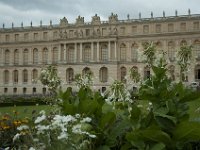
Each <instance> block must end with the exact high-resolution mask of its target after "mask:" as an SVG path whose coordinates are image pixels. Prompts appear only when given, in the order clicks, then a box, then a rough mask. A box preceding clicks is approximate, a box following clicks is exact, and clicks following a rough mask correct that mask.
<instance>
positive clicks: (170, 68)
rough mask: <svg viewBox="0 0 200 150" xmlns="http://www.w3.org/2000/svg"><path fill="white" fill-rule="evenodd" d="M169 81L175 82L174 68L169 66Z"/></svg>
mask: <svg viewBox="0 0 200 150" xmlns="http://www.w3.org/2000/svg"><path fill="white" fill-rule="evenodd" d="M168 71H169V75H170V79H171V80H172V81H175V67H174V66H173V65H171V66H169V68H168Z"/></svg>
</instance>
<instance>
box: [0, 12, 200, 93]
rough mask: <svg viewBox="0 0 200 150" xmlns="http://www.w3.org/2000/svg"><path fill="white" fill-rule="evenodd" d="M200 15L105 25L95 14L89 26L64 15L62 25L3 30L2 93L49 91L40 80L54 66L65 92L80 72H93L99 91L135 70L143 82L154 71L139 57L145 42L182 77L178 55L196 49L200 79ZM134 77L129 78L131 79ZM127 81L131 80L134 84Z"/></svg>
mask: <svg viewBox="0 0 200 150" xmlns="http://www.w3.org/2000/svg"><path fill="white" fill-rule="evenodd" d="M199 23H200V15H191V14H190V12H189V11H188V15H183V16H178V15H177V13H176V14H175V16H169V17H166V16H165V13H164V12H163V17H153V13H151V18H141V14H139V19H130V18H129V15H128V16H127V20H119V19H118V16H117V15H116V14H113V13H112V14H111V16H109V18H108V21H101V18H100V17H99V16H98V15H97V14H96V15H95V16H93V17H92V21H91V22H89V23H86V22H84V17H81V16H78V18H77V19H76V23H74V24H71V23H69V22H68V20H67V19H66V18H65V17H64V18H63V19H61V20H60V24H58V25H54V24H52V21H50V24H49V25H42V22H40V26H32V23H31V25H30V26H29V27H24V26H23V23H22V25H21V27H14V24H12V28H5V26H4V25H3V28H1V29H0V94H1V95H4V94H37V93H38V94H42V93H43V94H44V93H46V92H47V89H46V88H45V87H43V86H42V85H41V83H40V82H39V81H37V78H38V76H39V74H40V71H41V69H42V68H44V67H46V66H47V65H55V66H56V67H57V71H58V75H59V76H60V77H61V79H62V81H63V82H62V85H63V88H64V89H65V88H66V87H68V86H70V87H72V88H74V89H75V85H74V82H73V79H74V76H75V74H78V73H84V72H87V71H88V70H91V71H92V72H93V75H94V88H96V89H100V90H102V89H103V90H104V89H105V88H108V86H109V85H110V84H111V83H112V82H113V80H114V79H118V80H124V79H125V76H127V75H128V74H129V70H130V69H131V68H133V67H134V68H136V69H138V71H139V73H140V74H141V76H142V78H146V77H148V76H149V74H150V72H151V71H150V70H149V69H148V68H147V67H146V65H145V64H144V63H142V62H141V61H140V60H139V59H138V56H137V50H138V49H139V50H141V51H142V50H143V47H142V43H144V42H154V43H155V44H156V45H157V49H158V50H164V51H166V53H167V55H168V57H169V60H170V63H169V70H170V71H169V74H170V75H171V77H172V78H173V79H174V80H179V79H180V69H179V67H178V66H177V64H176V61H175V60H176V57H175V56H176V55H175V54H176V52H177V50H178V49H179V48H180V46H181V45H183V44H188V45H191V44H192V45H193V46H194V47H193V56H194V57H193V59H192V64H191V66H190V71H189V73H188V82H193V81H199V80H200V27H199ZM128 78H129V77H128ZM128 78H126V80H129V79H128Z"/></svg>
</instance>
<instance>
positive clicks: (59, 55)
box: [58, 44, 61, 63]
mask: <svg viewBox="0 0 200 150" xmlns="http://www.w3.org/2000/svg"><path fill="white" fill-rule="evenodd" d="M58 62H59V63H60V62H61V44H59V46H58Z"/></svg>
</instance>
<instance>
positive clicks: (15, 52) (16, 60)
mask: <svg viewBox="0 0 200 150" xmlns="http://www.w3.org/2000/svg"><path fill="white" fill-rule="evenodd" d="M14 64H15V65H17V64H19V50H18V49H16V50H15V51H14Z"/></svg>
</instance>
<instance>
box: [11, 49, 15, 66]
mask: <svg viewBox="0 0 200 150" xmlns="http://www.w3.org/2000/svg"><path fill="white" fill-rule="evenodd" d="M14 51H15V50H14V48H10V65H13V64H14Z"/></svg>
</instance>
